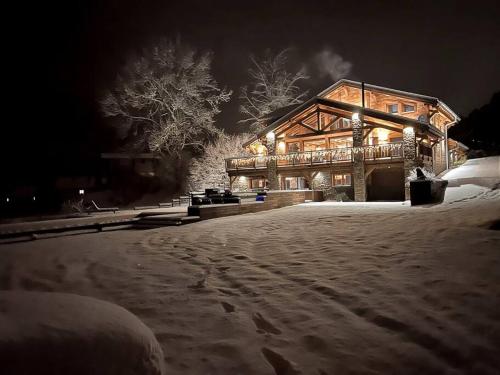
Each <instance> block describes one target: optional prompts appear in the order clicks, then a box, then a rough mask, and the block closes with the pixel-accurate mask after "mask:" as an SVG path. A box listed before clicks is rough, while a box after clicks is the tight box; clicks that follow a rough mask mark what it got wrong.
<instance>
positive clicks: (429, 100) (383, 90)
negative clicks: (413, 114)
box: [318, 79, 460, 121]
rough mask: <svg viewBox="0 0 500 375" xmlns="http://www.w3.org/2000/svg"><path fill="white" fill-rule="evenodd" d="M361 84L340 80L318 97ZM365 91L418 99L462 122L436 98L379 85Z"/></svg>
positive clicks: (359, 86)
mask: <svg viewBox="0 0 500 375" xmlns="http://www.w3.org/2000/svg"><path fill="white" fill-rule="evenodd" d="M361 84H362V82H359V81H352V80H350V79H340V80H338V81H337V82H335V83H334V84H333V85H331V86H329V87H327V88H326V89H325V90H323V91H321V92H320V93H319V94H318V96H325V95H326V94H328V93H329V92H331V91H333V90H335V89H336V88H338V87H341V86H351V87H357V88H361ZM365 89H366V90H370V91H376V92H381V93H387V94H392V95H396V96H401V97H403V98H410V99H416V100H420V101H423V102H425V103H429V104H433V105H435V106H438V107H441V108H442V109H443V110H444V111H445V112H447V113H449V114H450V116H451V117H453V118H454V121H460V116H458V115H457V114H456V113H455V112H453V111H452V110H451V108H450V107H448V106H447V105H446V104H445V103H444V102H443V101H441V100H440V99H438V98H436V97H434V96H428V95H422V94H416V93H413V92H409V91H402V90H395V89H391V88H389V87H383V86H377V85H372V84H369V83H365Z"/></svg>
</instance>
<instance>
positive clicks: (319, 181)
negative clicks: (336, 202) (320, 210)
mask: <svg viewBox="0 0 500 375" xmlns="http://www.w3.org/2000/svg"><path fill="white" fill-rule="evenodd" d="M311 187H312V188H313V189H314V190H321V191H322V192H323V196H324V199H325V200H332V199H335V189H333V187H332V174H331V173H330V172H318V174H316V176H315V177H314V179H313V180H312V185H311Z"/></svg>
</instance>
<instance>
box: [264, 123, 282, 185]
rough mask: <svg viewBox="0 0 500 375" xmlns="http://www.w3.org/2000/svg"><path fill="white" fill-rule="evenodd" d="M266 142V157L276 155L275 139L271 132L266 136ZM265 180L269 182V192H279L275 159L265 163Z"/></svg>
mask: <svg viewBox="0 0 500 375" xmlns="http://www.w3.org/2000/svg"><path fill="white" fill-rule="evenodd" d="M266 140H267V155H268V156H273V155H276V137H275V136H274V133H273V132H269V133H267V135H266ZM267 180H268V181H269V190H280V183H279V179H278V161H277V160H276V159H268V161H267Z"/></svg>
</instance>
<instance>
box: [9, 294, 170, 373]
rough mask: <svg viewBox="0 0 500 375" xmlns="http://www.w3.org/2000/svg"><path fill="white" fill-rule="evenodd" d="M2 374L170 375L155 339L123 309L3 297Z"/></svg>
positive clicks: (67, 299) (48, 297) (62, 298)
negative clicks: (165, 374)
mask: <svg viewBox="0 0 500 375" xmlns="http://www.w3.org/2000/svg"><path fill="white" fill-rule="evenodd" d="M0 363H1V364H2V365H1V367H2V374H5V375H7V374H37V375H40V374H51V375H56V374H71V375H79V374H82V375H84V374H85V375H88V374H120V375H127V374H131V375H132V374H142V375H157V374H158V375H161V374H164V364H163V353H162V350H161V347H160V346H159V344H158V342H157V341H156V339H155V337H154V335H153V333H152V332H151V330H150V329H149V328H147V327H146V326H145V325H144V324H143V323H142V322H141V321H140V320H139V319H138V318H137V317H136V316H134V315H132V314H131V313H130V312H128V311H127V310H125V309H123V308H122V307H119V306H117V305H114V304H111V303H108V302H104V301H100V300H97V299H94V298H89V297H82V296H77V295H72V294H63V293H45V292H21V291H2V292H0Z"/></svg>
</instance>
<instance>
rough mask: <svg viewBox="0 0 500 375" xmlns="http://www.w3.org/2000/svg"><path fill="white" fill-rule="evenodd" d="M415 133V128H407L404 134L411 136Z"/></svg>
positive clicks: (404, 129)
mask: <svg viewBox="0 0 500 375" xmlns="http://www.w3.org/2000/svg"><path fill="white" fill-rule="evenodd" d="M413 133H415V130H414V129H413V126H405V127H404V128H403V134H407V135H411V134H413Z"/></svg>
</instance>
